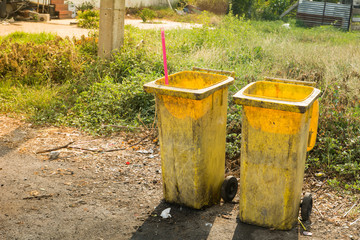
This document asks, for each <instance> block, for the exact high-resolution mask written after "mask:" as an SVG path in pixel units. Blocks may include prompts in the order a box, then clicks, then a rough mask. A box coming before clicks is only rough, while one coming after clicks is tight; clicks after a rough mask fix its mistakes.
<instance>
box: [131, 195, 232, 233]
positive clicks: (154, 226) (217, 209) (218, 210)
mask: <svg viewBox="0 0 360 240" xmlns="http://www.w3.org/2000/svg"><path fill="white" fill-rule="evenodd" d="M234 205H235V204H234V203H227V204H224V205H222V206H220V205H216V206H213V207H211V208H207V209H205V210H194V209H190V208H187V207H184V206H179V205H175V204H169V203H166V202H164V201H163V202H161V203H160V204H159V205H158V206H157V207H156V208H155V210H154V211H153V212H152V213H151V215H150V216H149V218H148V219H146V220H145V222H144V224H143V225H141V226H140V227H139V228H138V229H137V231H136V232H135V233H134V235H133V236H132V238H131V239H132V240H135V239H136V240H137V239H157V240H159V239H207V238H208V236H209V234H210V231H211V230H212V226H213V225H214V221H215V219H216V218H217V217H219V216H221V215H228V214H230V213H231V211H232V210H233V208H234ZM169 207H170V208H171V211H170V214H171V218H168V219H163V218H162V217H160V214H161V212H162V211H163V210H164V209H166V208H169Z"/></svg>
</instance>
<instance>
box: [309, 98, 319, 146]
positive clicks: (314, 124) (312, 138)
mask: <svg viewBox="0 0 360 240" xmlns="http://www.w3.org/2000/svg"><path fill="white" fill-rule="evenodd" d="M318 120H319V100H316V101H315V102H314V103H313V106H312V113H311V119H310V128H309V137H308V146H307V151H310V150H311V149H313V148H314V146H315V142H316V135H317V128H318Z"/></svg>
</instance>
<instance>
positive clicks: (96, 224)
mask: <svg viewBox="0 0 360 240" xmlns="http://www.w3.org/2000/svg"><path fill="white" fill-rule="evenodd" d="M69 143H71V144H70V145H68V144H69ZM66 145H68V147H66V148H61V149H59V150H54V151H53V152H45V153H38V152H40V151H43V150H49V149H53V148H57V147H62V146H66ZM108 150H116V151H108ZM54 152H57V153H58V154H59V155H58V156H56V153H54ZM305 191H309V192H312V193H313V195H314V199H315V201H314V208H313V214H312V217H311V223H310V222H306V223H305V226H306V227H307V228H308V231H310V232H311V233H312V234H313V235H312V237H309V236H303V235H302V230H301V227H300V225H299V224H298V225H297V226H296V227H294V229H293V230H291V231H274V230H269V229H265V228H260V227H255V226H251V225H246V224H243V223H238V222H237V219H236V217H237V214H238V202H237V201H238V200H237V197H235V200H234V201H235V202H233V203H223V202H222V203H221V204H219V205H216V206H213V207H210V208H206V209H205V210H192V209H189V208H186V207H181V206H178V205H173V204H168V203H165V202H164V201H163V200H162V179H161V166H160V159H159V147H158V143H157V139H156V136H153V134H152V133H151V132H148V131H142V132H139V133H131V134H130V133H118V134H116V135H114V136H111V137H107V138H104V137H103V138H100V137H93V136H89V135H87V134H85V133H82V132H80V131H78V130H76V129H70V128H57V127H42V128H37V127H33V126H31V124H28V123H25V122H23V121H21V120H19V119H13V118H10V117H7V116H6V115H0V193H1V197H0V239H97V240H100V239H360V230H359V229H360V220H358V221H357V222H356V220H357V219H359V217H360V214H359V204H360V203H359V202H356V201H358V199H359V198H358V197H356V196H349V195H341V194H339V193H337V192H335V191H333V190H331V189H330V188H329V187H328V186H327V184H326V182H325V180H322V179H316V178H315V177H312V176H307V177H306V179H305V186H304V192H305ZM168 207H170V208H171V211H170V214H171V215H172V217H171V218H168V219H163V218H162V217H160V214H161V212H162V211H163V210H164V209H166V208H168ZM352 207H353V208H352ZM350 209H351V211H350V212H349V210H350ZM347 212H348V213H347ZM345 215H346V216H345Z"/></svg>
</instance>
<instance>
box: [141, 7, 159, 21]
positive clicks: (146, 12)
mask: <svg viewBox="0 0 360 240" xmlns="http://www.w3.org/2000/svg"><path fill="white" fill-rule="evenodd" d="M140 17H141V19H142V20H143V22H147V21H148V20H150V21H152V20H153V19H154V18H155V17H156V13H155V12H154V11H153V10H151V9H149V8H144V9H143V10H141V12H140Z"/></svg>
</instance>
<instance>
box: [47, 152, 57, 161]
mask: <svg viewBox="0 0 360 240" xmlns="http://www.w3.org/2000/svg"><path fill="white" fill-rule="evenodd" d="M59 155H60V153H59V152H56V151H52V152H50V156H49V160H55V159H57V158H59Z"/></svg>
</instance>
